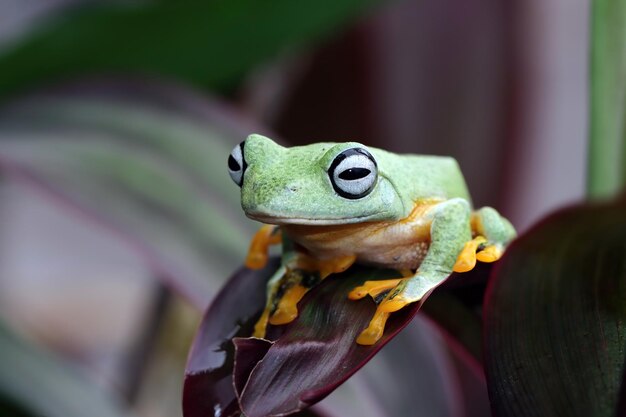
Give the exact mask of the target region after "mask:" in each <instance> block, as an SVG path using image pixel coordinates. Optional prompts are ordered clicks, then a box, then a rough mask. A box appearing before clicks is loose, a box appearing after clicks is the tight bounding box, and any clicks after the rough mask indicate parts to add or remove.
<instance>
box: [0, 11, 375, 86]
mask: <svg viewBox="0 0 626 417" xmlns="http://www.w3.org/2000/svg"><path fill="white" fill-rule="evenodd" d="M376 2H377V0H323V1H320V0H318V1H313V0H306V1H297V2H295V1H291V0H273V1H256V0H213V1H184V2H171V1H153V2H129V3H122V2H98V3H95V4H93V3H91V4H89V5H85V6H82V7H75V9H73V10H71V13H67V12H66V13H64V14H62V15H57V16H56V18H55V19H53V20H50V21H49V22H48V23H47V24H46V25H43V26H41V27H38V28H36V29H35V30H33V31H32V33H30V34H28V35H27V36H25V37H24V38H22V39H20V40H19V41H18V42H17V43H16V44H15V45H14V46H13V47H11V48H8V50H6V51H5V52H4V54H3V55H0V74H2V77H0V96H2V95H5V94H6V93H8V92H11V91H16V90H18V89H23V88H25V87H28V88H31V87H32V86H34V85H36V84H40V83H43V82H49V81H51V80H57V79H60V78H69V77H73V76H77V75H83V74H88V73H103V72H120V73H125V74H128V73H139V74H159V75H161V76H169V77H174V78H177V79H179V80H185V81H187V82H190V83H193V84H195V85H198V86H202V87H206V88H210V89H211V90H214V91H215V90H222V91H223V90H226V89H229V88H232V87H234V86H235V85H236V83H237V82H238V81H240V80H241V78H242V76H243V75H244V74H245V73H246V72H248V71H249V70H250V69H251V68H253V67H254V66H257V65H259V64H261V63H263V62H267V61H268V59H269V58H270V57H272V56H275V55H276V54H277V52H279V51H285V50H286V49H287V48H293V47H296V46H302V45H305V44H310V43H311V41H312V40H314V39H318V38H320V37H323V36H328V35H329V34H330V33H332V32H333V31H336V30H338V29H339V28H340V27H341V26H342V24H345V22H346V21H347V20H348V19H350V18H353V17H354V16H355V15H357V14H358V13H359V12H361V11H362V10H363V9H366V8H368V7H370V6H372V5H373V4H374V3H376Z"/></svg>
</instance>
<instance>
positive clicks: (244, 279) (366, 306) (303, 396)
mask: <svg viewBox="0 0 626 417" xmlns="http://www.w3.org/2000/svg"><path fill="white" fill-rule="evenodd" d="M274 268H275V266H274ZM270 270H271V268H266V269H264V270H263V271H258V272H256V271H250V270H245V269H243V270H240V271H239V272H238V273H236V274H235V275H234V276H233V278H232V279H231V280H230V281H229V282H228V283H227V285H226V286H225V287H224V288H223V289H222V291H221V293H220V294H219V295H218V296H217V297H216V299H215V302H214V304H213V305H211V307H210V309H209V310H208V311H207V314H206V316H205V318H204V321H203V323H202V325H201V328H200V330H199V332H198V335H197V337H196V341H195V342H194V346H193V348H192V351H191V354H190V357H189V364H188V367H187V371H186V381H185V393H184V410H185V416H186V417H196V416H197V417H200V416H207V415H224V416H229V415H235V414H236V413H237V412H239V411H240V409H239V407H238V405H237V396H238V397H239V398H238V400H239V406H240V407H241V411H243V412H245V414H246V415H247V416H248V417H255V416H272V415H287V414H292V413H295V412H297V411H299V410H302V409H304V408H306V407H308V406H309V405H312V404H314V403H316V402H318V401H320V400H321V399H323V398H324V397H325V396H327V395H328V394H329V393H330V392H332V391H333V390H334V389H335V388H337V387H338V386H339V385H340V384H341V383H343V382H344V381H345V380H346V379H347V378H349V377H350V376H351V375H352V374H354V372H356V371H357V370H358V369H359V368H361V367H362V366H363V365H364V364H365V363H367V361H369V360H370V359H371V358H372V357H373V356H374V355H375V354H376V353H377V352H378V351H379V350H380V349H381V348H382V347H383V346H384V345H385V344H386V343H387V342H389V341H390V340H391V339H392V338H393V337H394V336H395V335H396V334H397V333H398V332H399V331H400V330H401V329H402V328H403V327H404V326H406V325H407V324H408V323H409V322H410V320H411V319H412V318H413V316H414V315H415V313H416V312H417V311H418V309H419V308H420V306H421V304H420V303H415V304H413V305H411V306H409V307H407V308H405V309H403V310H401V311H400V312H397V313H395V314H393V315H392V316H391V318H390V319H389V321H388V323H387V327H386V332H385V334H384V335H383V338H382V339H381V340H380V341H379V342H378V343H377V344H375V345H374V346H360V345H358V344H356V342H355V339H356V337H357V336H358V334H359V333H360V332H361V331H362V330H363V329H364V328H365V327H367V324H368V322H369V320H370V319H371V317H372V315H373V314H374V311H375V308H376V306H375V304H374V302H373V301H372V300H371V299H363V300H359V301H350V300H348V298H347V294H348V293H349V292H350V290H351V289H352V288H354V287H355V286H358V285H360V284H362V283H363V282H364V281H366V280H370V279H386V278H389V277H393V276H396V275H397V273H396V272H394V271H389V270H377V269H371V268H370V269H366V268H362V267H356V268H351V269H350V270H348V271H347V272H345V273H343V274H340V275H336V276H332V277H329V278H328V279H327V280H325V281H324V282H323V283H321V284H320V285H318V286H317V287H315V288H313V289H312V290H311V291H310V292H309V293H308V294H307V295H306V296H305V297H304V298H303V300H302V301H301V302H300V303H299V310H300V313H299V316H298V318H297V319H296V320H295V321H293V322H292V323H290V324H288V325H285V326H276V327H273V326H270V328H269V331H268V335H269V336H271V339H272V340H274V343H270V342H266V341H263V340H259V339H251V338H246V337H247V336H248V335H250V334H251V333H252V327H253V325H254V322H255V320H256V318H257V317H258V316H259V314H260V312H261V310H262V308H263V304H264V299H265V281H266V280H267V279H268V277H269V275H270ZM481 271H483V274H484V270H482V269H481ZM472 276H473V274H454V275H453V279H452V280H450V281H451V282H450V283H449V284H447V285H448V286H449V287H450V288H452V289H454V288H455V287H459V285H460V286H461V287H463V284H456V285H455V282H456V281H463V280H464V279H465V278H467V282H468V283H472V282H473V281H472ZM479 276H480V274H479ZM478 282H482V281H481V278H479V279H478ZM233 338H234V343H233V342H231V339H233ZM235 347H236V349H235ZM416 366H419V365H416ZM416 369H417V368H416ZM231 374H232V375H234V380H230V378H231V377H232V376H231ZM235 389H236V390H237V394H236V393H235ZM215 410H221V413H222V414H212V413H214V412H215Z"/></svg>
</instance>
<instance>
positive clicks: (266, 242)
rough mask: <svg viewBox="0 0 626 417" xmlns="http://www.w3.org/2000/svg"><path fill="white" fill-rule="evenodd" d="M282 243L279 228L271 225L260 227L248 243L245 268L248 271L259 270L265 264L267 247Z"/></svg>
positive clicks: (267, 254)
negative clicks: (248, 269)
mask: <svg viewBox="0 0 626 417" xmlns="http://www.w3.org/2000/svg"><path fill="white" fill-rule="evenodd" d="M281 242H282V233H281V230H280V227H278V226H275V225H273V224H266V225H263V226H261V228H260V229H259V231H258V232H256V234H255V235H254V237H253V238H252V242H250V249H248V256H246V262H245V265H246V267H248V268H250V269H261V268H263V267H264V266H265V265H266V264H267V259H268V257H269V247H270V246H271V245H278V244H279V243H281Z"/></svg>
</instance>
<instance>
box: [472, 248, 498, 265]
mask: <svg viewBox="0 0 626 417" xmlns="http://www.w3.org/2000/svg"><path fill="white" fill-rule="evenodd" d="M502 253H503V250H502V249H500V247H498V246H497V245H489V246H487V247H485V249H483V250H481V251H480V252H478V253H477V254H476V259H478V260H479V261H480V262H495V261H497V260H498V259H500V258H501V257H502Z"/></svg>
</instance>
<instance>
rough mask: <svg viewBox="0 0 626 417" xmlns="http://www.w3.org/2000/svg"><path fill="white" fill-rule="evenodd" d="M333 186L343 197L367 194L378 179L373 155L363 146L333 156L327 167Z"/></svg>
mask: <svg viewBox="0 0 626 417" xmlns="http://www.w3.org/2000/svg"><path fill="white" fill-rule="evenodd" d="M328 176H329V177H330V182H331V183H332V184H333V188H334V189H335V191H336V192H337V194H339V195H340V196H342V197H344V198H350V199H357V198H362V197H365V196H366V195H368V194H369V193H370V192H371V191H372V189H374V186H375V185H376V180H377V179H378V170H377V167H376V161H375V160H374V157H373V156H372V155H371V154H370V153H369V152H368V151H366V150H365V149H363V148H352V149H347V150H345V151H343V152H341V153H340V154H339V155H337V156H336V157H335V159H334V160H333V163H332V164H331V165H330V168H329V169H328Z"/></svg>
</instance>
